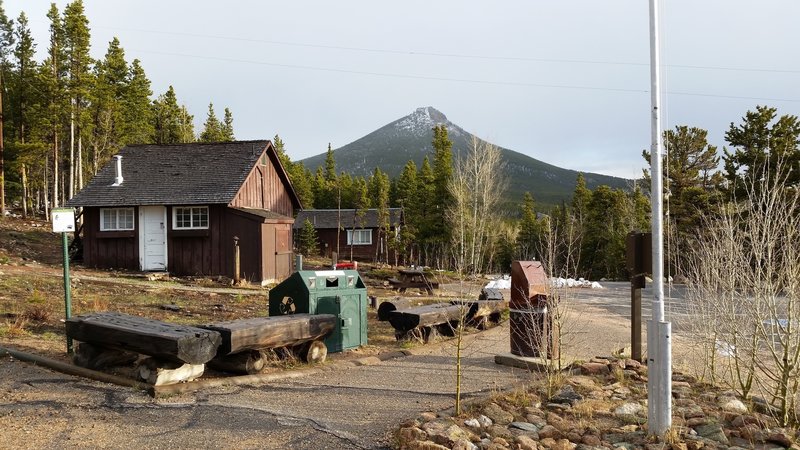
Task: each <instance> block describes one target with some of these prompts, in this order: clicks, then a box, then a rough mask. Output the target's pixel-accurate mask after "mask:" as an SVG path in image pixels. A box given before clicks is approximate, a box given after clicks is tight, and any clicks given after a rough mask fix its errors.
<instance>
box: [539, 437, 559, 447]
mask: <svg viewBox="0 0 800 450" xmlns="http://www.w3.org/2000/svg"><path fill="white" fill-rule="evenodd" d="M539 444H540V445H543V446H545V447H547V448H553V446H554V445H556V440H555V439H553V438H542V439H540V440H539Z"/></svg>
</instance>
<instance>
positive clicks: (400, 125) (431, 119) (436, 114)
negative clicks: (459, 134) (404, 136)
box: [393, 106, 449, 136]
mask: <svg viewBox="0 0 800 450" xmlns="http://www.w3.org/2000/svg"><path fill="white" fill-rule="evenodd" d="M440 124H445V125H449V121H448V120H447V116H445V115H444V114H442V112H441V111H439V110H437V109H436V108H434V107H433V106H424V107H421V108H417V109H416V110H414V112H412V113H411V114H409V115H407V116H405V117H403V118H402V119H399V120H398V121H396V122H395V123H394V124H393V125H394V128H395V129H396V130H398V131H403V132H408V133H411V134H413V135H415V136H424V135H426V134H427V133H429V132H430V131H431V128H433V127H434V126H435V125H440ZM448 128H449V127H448Z"/></svg>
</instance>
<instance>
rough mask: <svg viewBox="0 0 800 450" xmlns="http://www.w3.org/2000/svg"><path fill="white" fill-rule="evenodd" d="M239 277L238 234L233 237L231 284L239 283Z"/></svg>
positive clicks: (240, 279)
mask: <svg viewBox="0 0 800 450" xmlns="http://www.w3.org/2000/svg"><path fill="white" fill-rule="evenodd" d="M241 282H242V278H241V260H240V259H239V236H234V237H233V284H240V283H241Z"/></svg>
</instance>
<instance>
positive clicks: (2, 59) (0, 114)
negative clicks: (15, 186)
mask: <svg viewBox="0 0 800 450" xmlns="http://www.w3.org/2000/svg"><path fill="white" fill-rule="evenodd" d="M13 33H14V28H13V23H12V21H11V20H9V19H8V16H6V12H5V9H4V8H3V2H2V0H0V217H2V216H4V215H5V212H6V190H5V185H6V183H5V154H4V151H5V142H4V139H3V137H4V136H3V128H4V126H5V121H4V117H5V111H6V106H5V104H6V103H7V102H4V101H3V100H4V99H3V93H4V92H5V90H6V79H7V71H8V64H9V61H8V57H9V55H10V54H11V52H12V46H13V45H14V34H13Z"/></svg>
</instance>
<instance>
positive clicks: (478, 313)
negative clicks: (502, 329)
mask: <svg viewBox="0 0 800 450" xmlns="http://www.w3.org/2000/svg"><path fill="white" fill-rule="evenodd" d="M450 303H451V304H453V305H460V306H462V307H463V308H465V309H466V311H464V312H465V314H464V316H465V318H466V323H467V325H469V326H473V327H475V328H477V329H479V330H483V329H486V328H488V327H489V326H491V325H492V324H497V323H500V319H501V317H502V315H503V310H505V309H506V308H508V302H506V301H505V300H502V296H501V299H500V300H451V301H450Z"/></svg>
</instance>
